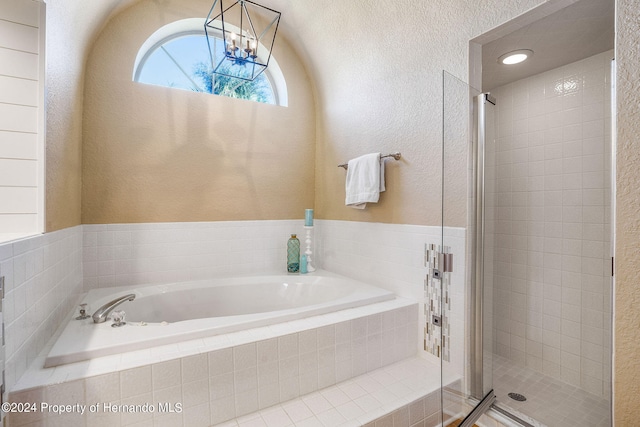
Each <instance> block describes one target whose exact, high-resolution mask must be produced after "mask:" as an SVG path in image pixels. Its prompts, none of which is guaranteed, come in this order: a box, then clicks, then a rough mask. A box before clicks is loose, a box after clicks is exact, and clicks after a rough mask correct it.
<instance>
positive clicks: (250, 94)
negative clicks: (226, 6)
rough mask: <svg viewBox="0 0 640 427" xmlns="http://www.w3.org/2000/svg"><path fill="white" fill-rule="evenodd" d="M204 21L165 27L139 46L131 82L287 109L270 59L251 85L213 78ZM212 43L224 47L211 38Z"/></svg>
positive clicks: (281, 79)
mask: <svg viewBox="0 0 640 427" xmlns="http://www.w3.org/2000/svg"><path fill="white" fill-rule="evenodd" d="M203 25H204V18H202V19H199V18H192V19H183V20H180V21H176V22H173V23H171V24H168V25H165V26H164V27H162V28H160V29H159V30H158V31H156V32H155V33H153V34H152V35H151V37H149V38H148V39H147V41H146V42H145V43H144V44H143V45H142V47H141V48H140V50H139V51H138V56H137V57H136V63H135V66H134V70H133V80H134V81H136V82H140V83H147V84H153V85H158V86H165V87H172V88H176V89H183V90H190V91H194V92H204V93H211V94H215V95H222V96H228V97H232V98H240V99H247V100H250V101H255V102H263V103H267V104H275V105H283V106H286V105H287V90H286V84H285V81H284V77H283V75H282V71H281V70H280V67H279V66H278V63H277V61H276V60H275V59H274V58H273V56H272V57H271V60H270V62H269V68H268V69H267V70H265V72H263V73H262V74H261V75H259V76H258V77H257V78H256V79H255V80H253V81H246V80H241V79H236V78H233V77H227V76H223V75H219V74H214V73H213V72H212V67H211V58H210V56H209V50H208V46H207V39H206V35H205V32H204V27H203ZM209 40H210V42H211V43H223V41H222V39H221V38H218V37H215V36H210V39H209Z"/></svg>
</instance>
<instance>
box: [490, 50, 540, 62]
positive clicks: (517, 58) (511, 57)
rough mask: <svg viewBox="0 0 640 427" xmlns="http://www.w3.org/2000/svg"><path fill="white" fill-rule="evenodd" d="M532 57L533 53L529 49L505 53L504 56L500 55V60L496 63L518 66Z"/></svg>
mask: <svg viewBox="0 0 640 427" xmlns="http://www.w3.org/2000/svg"><path fill="white" fill-rule="evenodd" d="M532 56H533V51H532V50H530V49H520V50H514V51H513V52H509V53H505V54H504V55H502V56H501V57H500V58H498V62H499V63H500V64H504V65H513V64H519V63H521V62H522V61H524V60H526V59H527V58H530V57H532Z"/></svg>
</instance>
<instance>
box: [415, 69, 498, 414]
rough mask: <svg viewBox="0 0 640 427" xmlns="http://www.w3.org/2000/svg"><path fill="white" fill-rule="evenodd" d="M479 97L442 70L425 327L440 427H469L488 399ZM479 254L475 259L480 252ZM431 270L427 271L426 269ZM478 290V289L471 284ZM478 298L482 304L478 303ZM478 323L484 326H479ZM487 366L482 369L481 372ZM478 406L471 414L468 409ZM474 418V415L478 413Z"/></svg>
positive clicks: (488, 316) (490, 400) (489, 377)
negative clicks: (432, 306)
mask: <svg viewBox="0 0 640 427" xmlns="http://www.w3.org/2000/svg"><path fill="white" fill-rule="evenodd" d="M478 95H480V93H479V91H477V90H475V89H473V88H471V87H470V86H469V85H468V84H467V83H465V82H464V81H462V80H460V79H458V78H456V77H455V76H453V75H451V74H449V73H447V72H446V71H445V72H443V110H442V132H443V133H442V136H443V142H442V236H441V246H440V248H439V251H438V252H439V253H440V255H436V256H434V255H431V256H430V255H429V253H427V255H428V256H427V258H428V259H432V260H434V265H436V267H437V268H435V270H436V274H438V275H440V276H441V277H440V278H439V280H438V279H437V278H436V280H433V278H432V280H431V284H432V285H433V284H434V283H435V284H436V286H439V297H440V306H439V308H440V313H439V314H440V316H439V318H434V317H433V316H431V319H429V318H427V322H431V323H432V324H433V323H434V322H437V323H440V326H439V332H440V343H441V347H442V349H441V355H440V358H441V369H442V373H441V378H442V417H443V418H442V421H443V424H442V425H443V426H449V425H451V424H454V425H458V424H455V423H457V422H462V424H460V425H461V426H467V425H468V426H472V425H473V423H474V422H475V421H476V420H477V419H478V417H479V415H481V414H482V413H483V412H484V411H485V410H486V409H487V408H488V407H489V406H490V405H491V404H492V403H493V400H494V399H495V398H494V397H493V390H492V370H491V354H492V351H491V350H492V349H491V345H490V343H491V327H490V325H491V323H490V321H491V317H492V315H491V305H490V301H491V300H492V298H488V297H490V296H491V295H490V294H491V289H485V288H483V287H482V285H481V282H482V281H480V283H478V280H477V279H478V276H477V275H478V274H479V275H482V274H484V273H483V271H482V269H480V271H478V269H476V267H475V266H476V265H480V266H481V265H483V261H482V260H475V259H474V258H473V257H474V256H475V255H476V254H478V253H479V251H478V248H479V247H481V246H482V245H483V244H484V242H482V241H478V239H477V238H476V235H477V225H476V224H477V223H480V224H482V222H478V218H476V217H475V212H476V204H477V203H482V202H483V200H484V195H483V194H482V193H481V194H480V197H477V194H476V191H475V189H474V188H473V185H474V182H475V180H474V174H476V173H477V172H478V168H479V167H484V166H485V165H486V164H487V162H489V164H490V162H491V159H485V158H484V156H480V157H478V155H477V152H478V150H475V148H476V146H477V145H478V143H481V142H483V141H478V139H477V134H478V133H477V132H474V129H476V128H477V126H476V125H478V123H477V121H476V122H474V119H473V117H474V116H476V115H475V114H472V113H475V110H476V109H478V108H479V105H478V103H479V102H481V100H482V99H484V98H479V97H478ZM480 253H482V252H481V251H480ZM475 261H478V262H475ZM430 271H431V268H430ZM476 285H477V286H476ZM483 300H484V301H483ZM483 324H484V325H483ZM483 365H485V366H486V365H488V367H487V368H488V369H483ZM475 408H477V409H476V410H474V409H475ZM477 414H478V415H477Z"/></svg>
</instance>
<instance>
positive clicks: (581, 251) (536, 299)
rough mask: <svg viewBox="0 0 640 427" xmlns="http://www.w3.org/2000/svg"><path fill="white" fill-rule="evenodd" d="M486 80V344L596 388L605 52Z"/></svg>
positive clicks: (602, 284)
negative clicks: (492, 134)
mask: <svg viewBox="0 0 640 427" xmlns="http://www.w3.org/2000/svg"><path fill="white" fill-rule="evenodd" d="M612 56H613V55H612V52H605V53H602V54H599V55H596V56H593V57H591V58H587V59H585V60H582V61H579V62H576V63H573V64H569V65H567V66H564V67H561V68H558V69H555V70H551V71H548V72H545V73H543V74H540V75H537V76H533V77H529V78H527V79H524V80H520V81H518V82H515V83H511V84H509V85H507V86H503V87H500V88H498V89H496V90H493V91H492V93H493V94H494V95H495V97H496V99H497V104H496V110H497V121H496V128H497V136H498V138H497V145H496V149H497V151H496V164H495V176H496V179H497V181H496V184H497V186H496V191H497V192H496V194H495V202H496V208H495V231H496V234H495V242H496V248H495V261H496V263H495V301H494V304H495V305H494V307H495V310H494V315H495V317H494V327H495V331H494V338H495V351H496V352H497V354H499V355H500V356H503V357H506V358H508V359H511V360H512V361H513V362H515V363H516V364H518V365H520V366H527V367H528V368H530V369H532V370H534V371H537V372H542V373H545V374H547V375H550V376H552V377H555V378H561V379H562V380H563V381H565V382H567V383H569V384H572V385H574V386H577V387H581V388H583V389H584V390H586V391H588V392H590V393H593V394H595V395H597V396H608V395H609V391H610V386H609V385H610V383H611V377H610V372H611V363H610V357H609V356H608V355H609V354H611V345H610V339H611V337H610V331H611V325H610V318H611V312H610V303H611V302H610V295H611V292H610V289H611V285H610V273H609V272H610V270H611V265H610V263H611V260H610V249H609V247H610V241H609V235H610V231H609V221H610V218H609V210H610V204H609V200H610V192H609V190H608V189H609V187H610V160H611V158H610V99H609V94H610V89H609V86H610V79H609V75H610V65H611V63H610V60H611V58H612Z"/></svg>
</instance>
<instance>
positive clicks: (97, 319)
mask: <svg viewBox="0 0 640 427" xmlns="http://www.w3.org/2000/svg"><path fill="white" fill-rule="evenodd" d="M135 298H136V295H135V294H129V295H124V296H121V297H119V298H116V299H114V300H113V301H109V302H108V303H106V304H105V305H103V306H102V307H100V308H99V309H98V310H96V312H95V313H93V323H103V322H105V321H106V320H107V318H109V313H111V312H112V311H113V309H114V308H116V307H117V306H119V305H120V304H122V303H123V302H125V301H133V300H134V299H135Z"/></svg>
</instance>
